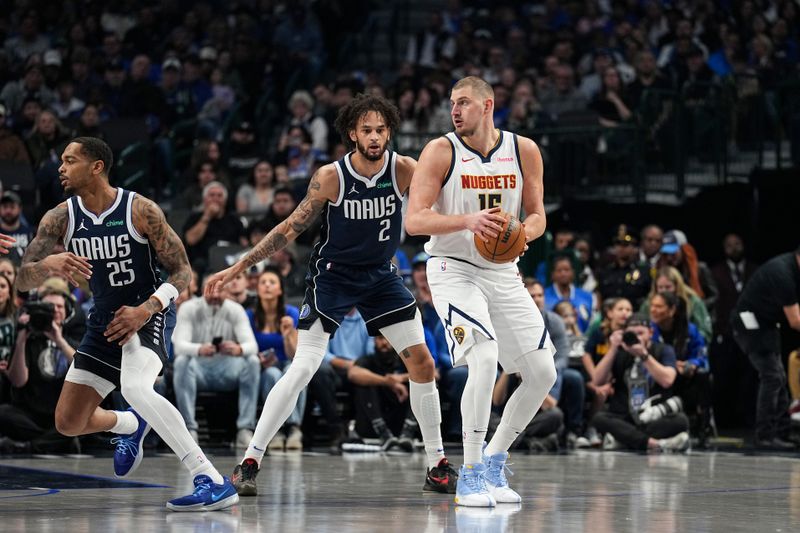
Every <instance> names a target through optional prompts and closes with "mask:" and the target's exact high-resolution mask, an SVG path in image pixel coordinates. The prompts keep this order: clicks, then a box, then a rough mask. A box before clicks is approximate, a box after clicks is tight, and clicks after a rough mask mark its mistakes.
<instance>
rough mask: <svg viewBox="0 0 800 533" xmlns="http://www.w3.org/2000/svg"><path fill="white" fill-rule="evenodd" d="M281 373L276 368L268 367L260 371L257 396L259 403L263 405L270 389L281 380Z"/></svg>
mask: <svg viewBox="0 0 800 533" xmlns="http://www.w3.org/2000/svg"><path fill="white" fill-rule="evenodd" d="M282 375H283V372H281V370H280V368H278V367H277V366H274V365H273V366H270V367H268V368H265V369H264V370H262V371H261V381H260V384H259V391H260V392H259V396H260V398H261V403H264V402H265V401H266V400H267V396H269V393H270V391H271V390H272V387H274V386H275V384H276V383H277V382H278V380H279V379H281V376H282Z"/></svg>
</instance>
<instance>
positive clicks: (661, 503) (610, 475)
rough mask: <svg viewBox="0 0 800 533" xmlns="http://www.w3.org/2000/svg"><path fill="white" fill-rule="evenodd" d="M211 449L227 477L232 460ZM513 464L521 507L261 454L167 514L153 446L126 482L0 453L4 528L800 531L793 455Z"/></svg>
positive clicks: (169, 489)
mask: <svg viewBox="0 0 800 533" xmlns="http://www.w3.org/2000/svg"><path fill="white" fill-rule="evenodd" d="M211 457H212V459H213V461H214V463H215V465H216V466H217V467H218V468H219V469H220V471H222V472H223V473H224V474H225V475H230V472H231V471H232V468H233V466H234V464H235V461H236V457H235V456H233V455H230V454H226V455H219V454H218V455H213V456H211ZM452 459H453V462H457V461H459V460H460V458H459V457H456V456H454V457H453V458H452ZM511 462H512V463H513V465H511V469H512V470H513V472H514V476H512V477H511V478H510V480H511V483H512V486H513V487H514V488H515V489H517V490H518V492H519V493H520V494H521V495H522V497H523V503H522V504H521V505H519V506H509V505H505V506H499V507H497V508H496V509H494V510H484V509H465V508H456V506H455V505H454V504H453V503H452V499H451V497H448V496H445V495H430V494H423V492H422V491H421V488H422V482H423V479H424V471H425V469H424V461H423V457H422V456H421V455H419V454H417V455H401V456H395V455H391V456H389V455H377V454H374V455H345V456H342V457H329V456H321V455H314V454H305V455H300V454H295V455H289V454H279V455H273V456H270V457H267V458H265V460H264V463H263V465H262V471H261V473H260V474H259V478H258V482H259V491H260V494H259V496H257V497H255V498H243V499H242V501H241V503H240V504H239V505H238V506H236V507H235V508H233V509H232V510H228V511H221V512H210V513H172V512H170V511H168V510H166V509H165V508H164V503H165V502H166V500H167V499H169V498H172V497H175V496H177V495H181V494H183V493H186V492H188V491H189V489H190V484H191V483H190V481H191V480H190V479H189V475H188V473H187V472H186V471H185V470H184V469H183V468H182V467H181V465H180V464H179V463H178V461H177V460H176V459H175V458H174V457H173V456H170V455H164V454H158V455H154V454H152V453H150V454H149V455H148V456H147V457H146V458H145V461H144V462H143V463H142V466H141V468H140V469H139V470H138V471H137V472H136V473H135V475H134V476H133V478H132V479H131V480H130V481H125V482H120V480H116V479H114V477H113V475H112V473H111V459H110V458H97V457H88V456H87V457H43V458H35V457H34V458H26V459H10V458H5V459H0V531H3V532H6V531H8V532H23V531H24V532H39V531H44V532H58V533H82V532H90V531H91V532H94V531H98V532H116V531H142V532H150V531H170V532H184V531H208V532H216V533H227V532H251V531H252V532H261V531H263V532H273V531H277V532H295V531H296V532H301V531H303V532H305V531H310V532H337V533H339V532H348V531H379V532H381V533H389V532H404V533H405V532H414V533H416V532H424V533H438V532H459V533H464V532H504V531H507V532H512V531H514V532H517V531H519V532H539V531H564V532H587V533H588V532H591V533H611V532H619V531H635V532H653V533H658V532H672V531H679V532H704V531H709V532H721V533H732V532H737V531H743V532H744V531H746V532H755V531H759V532H761V531H763V532H789V531H800V460H798V458H797V457H795V456H770V455H744V454H739V453H722V452H698V453H691V454H689V455H635V454H628V453H622V452H598V451H586V452H583V451H582V452H577V453H574V454H570V455H544V456H525V455H518V456H513V457H512V458H511Z"/></svg>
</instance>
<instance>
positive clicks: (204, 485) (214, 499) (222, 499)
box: [167, 474, 239, 511]
mask: <svg viewBox="0 0 800 533" xmlns="http://www.w3.org/2000/svg"><path fill="white" fill-rule="evenodd" d="M223 480H224V481H223V482H222V483H221V484H217V483H214V482H213V481H212V480H211V478H210V477H208V476H207V475H205V474H200V475H199V476H196V477H195V478H194V492H192V493H191V494H189V495H188V496H183V497H181V498H175V499H174V500H170V501H168V502H167V509H170V510H171V511H219V510H220V509H227V508H228V507H230V506H231V505H235V504H237V503H239V495H238V494H236V489H235V488H234V486H233V483H231V481H230V480H229V479H228V478H223Z"/></svg>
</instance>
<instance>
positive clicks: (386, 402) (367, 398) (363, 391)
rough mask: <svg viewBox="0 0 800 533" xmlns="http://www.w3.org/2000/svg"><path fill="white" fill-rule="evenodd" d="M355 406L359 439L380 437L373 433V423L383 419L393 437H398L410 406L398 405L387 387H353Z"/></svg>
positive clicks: (408, 404)
mask: <svg viewBox="0 0 800 533" xmlns="http://www.w3.org/2000/svg"><path fill="white" fill-rule="evenodd" d="M353 400H354V402H353V403H354V404H355V415H356V432H357V433H358V434H359V436H361V437H381V436H382V435H378V434H377V433H376V432H375V428H374V426H373V421H374V420H378V419H383V421H384V422H385V423H386V426H387V427H388V428H389V430H390V431H391V432H392V434H393V435H399V434H400V432H401V430H402V429H403V422H405V419H406V418H407V417H408V415H409V411H410V407H411V404H410V403H409V401H408V398H406V401H404V402H402V403H400V402H399V401H398V400H397V396H396V395H395V393H394V392H392V390H391V389H390V388H388V387H359V386H358V385H354V386H353Z"/></svg>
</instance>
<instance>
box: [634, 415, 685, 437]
mask: <svg viewBox="0 0 800 533" xmlns="http://www.w3.org/2000/svg"><path fill="white" fill-rule="evenodd" d="M643 429H644V432H645V433H647V435H649V436H650V437H652V438H654V439H666V438H669V437H674V436H675V435H677V434H678V433H681V432H683V431H689V419H688V418H687V417H686V415H685V414H684V413H672V414H669V415H666V416H662V417H661V418H659V419H658V420H654V421H652V422H650V423H649V424H647V425H646V426H645V427H644V428H643Z"/></svg>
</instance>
